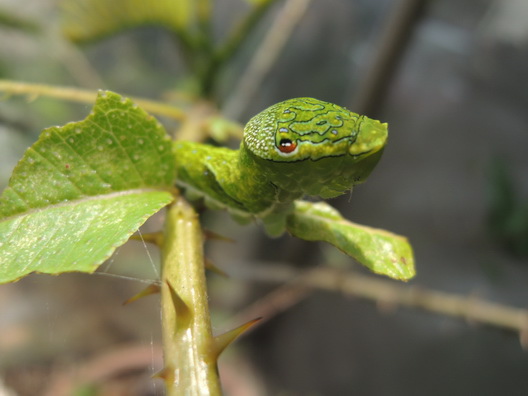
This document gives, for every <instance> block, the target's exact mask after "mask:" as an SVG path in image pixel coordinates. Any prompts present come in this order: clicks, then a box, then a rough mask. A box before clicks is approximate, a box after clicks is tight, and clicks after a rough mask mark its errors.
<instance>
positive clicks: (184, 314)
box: [165, 281, 191, 328]
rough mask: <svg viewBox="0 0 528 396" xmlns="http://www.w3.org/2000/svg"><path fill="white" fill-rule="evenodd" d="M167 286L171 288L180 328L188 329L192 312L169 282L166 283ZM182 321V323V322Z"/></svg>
mask: <svg viewBox="0 0 528 396" xmlns="http://www.w3.org/2000/svg"><path fill="white" fill-rule="evenodd" d="M165 283H166V284H167V286H168V287H169V290H170V294H171V298H172V305H173V306H174V310H175V311H176V320H177V321H178V325H177V328H178V327H182V326H183V327H186V326H187V325H188V324H189V322H190V320H191V310H190V309H189V307H188V306H187V304H186V303H185V301H183V300H182V299H181V297H180V295H179V294H178V293H177V292H176V290H174V288H173V287H172V285H171V284H170V282H169V281H166V282H165ZM180 321H181V322H180Z"/></svg>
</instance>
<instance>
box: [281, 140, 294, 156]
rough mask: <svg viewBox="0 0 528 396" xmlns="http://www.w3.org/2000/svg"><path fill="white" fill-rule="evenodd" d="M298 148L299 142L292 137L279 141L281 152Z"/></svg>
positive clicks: (288, 151) (289, 151)
mask: <svg viewBox="0 0 528 396" xmlns="http://www.w3.org/2000/svg"><path fill="white" fill-rule="evenodd" d="M296 148H297V144H296V143H295V142H292V141H291V140H290V139H281V141H280V142H279V151H280V152H281V153H291V152H293V151H294V150H295V149H296Z"/></svg>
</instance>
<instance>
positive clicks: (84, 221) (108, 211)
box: [0, 92, 175, 283]
mask: <svg viewBox="0 0 528 396" xmlns="http://www.w3.org/2000/svg"><path fill="white" fill-rule="evenodd" d="M174 164H175V161H174V154H173V152H172V142H171V140H170V139H169V137H168V136H167V134H166V133H165V131H164V130H163V128H162V127H161V126H160V124H159V123H158V122H157V121H156V120H155V119H154V118H153V117H152V116H149V115H148V114H147V113H145V112H144V111H143V110H141V109H140V108H138V107H137V106H136V105H134V104H133V103H132V102H131V101H130V100H126V99H123V98H121V97H120V96H119V95H117V94H114V93H111V92H101V93H100V94H99V96H98V98H97V101H96V103H95V106H94V109H93V111H92V113H91V114H90V115H89V116H88V117H87V118H86V119H85V120H83V121H80V122H75V123H69V124H67V125H65V126H63V127H52V128H49V129H47V130H45V131H44V132H43V133H42V134H41V136H40V138H39V140H38V141H37V142H36V143H35V144H34V145H33V146H31V147H30V148H29V149H28V150H27V151H26V153H25V154H24V157H23V158H22V159H21V160H20V162H19V163H18V165H17V166H16V168H15V170H14V171H13V175H12V176H11V180H10V182H9V186H8V187H7V188H6V189H5V190H4V192H3V193H2V195H1V196H0V219H1V220H0V283H3V282H10V281H14V280H16V279H18V278H20V277H22V276H24V275H26V274H28V273H30V272H33V271H38V272H44V273H52V274H57V273H61V272H65V271H83V272H92V271H94V270H95V269H96V268H97V266H98V265H99V264H100V263H102V262H103V261H104V260H105V259H106V258H108V257H109V256H110V255H111V254H112V252H113V250H114V249H115V248H116V247H117V246H119V245H121V244H122V243H124V242H125V241H126V240H127V239H128V237H129V236H130V235H131V234H132V233H133V232H135V231H136V230H137V228H138V227H139V226H140V225H141V224H142V223H143V222H144V221H145V220H146V219H147V218H148V217H149V216H151V215H152V214H154V213H155V212H156V211H158V210H159V209H161V208H162V207H163V206H165V205H167V204H168V203H170V202H171V201H172V195H171V193H170V192H169V190H170V189H171V186H172V184H173V181H174V178H175V165H174Z"/></svg>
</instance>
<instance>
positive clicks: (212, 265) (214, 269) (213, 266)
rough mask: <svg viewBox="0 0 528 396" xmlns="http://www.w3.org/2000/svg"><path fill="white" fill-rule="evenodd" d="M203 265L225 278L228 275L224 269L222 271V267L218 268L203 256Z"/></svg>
mask: <svg viewBox="0 0 528 396" xmlns="http://www.w3.org/2000/svg"><path fill="white" fill-rule="evenodd" d="M204 265H205V268H206V269H208V270H209V271H212V272H214V273H216V274H218V275H221V276H223V277H225V278H229V275H227V273H226V272H225V271H223V270H222V269H220V268H219V267H217V266H216V265H214V264H213V262H212V261H211V260H209V259H208V258H205V259H204Z"/></svg>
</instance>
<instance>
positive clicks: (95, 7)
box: [62, 0, 193, 42]
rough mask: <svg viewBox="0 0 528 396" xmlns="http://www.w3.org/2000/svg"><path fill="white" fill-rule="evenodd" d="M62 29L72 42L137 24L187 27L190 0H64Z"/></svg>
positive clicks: (178, 28)
mask: <svg viewBox="0 0 528 396" xmlns="http://www.w3.org/2000/svg"><path fill="white" fill-rule="evenodd" d="M62 5H63V10H64V13H63V17H64V21H63V32H64V34H65V35H66V37H68V38H69V39H70V40H72V41H77V42H81V41H88V40H94V39H97V38H99V37H102V36H107V35H109V34H111V33H114V32H117V31H120V30H123V29H126V28H132V27H136V26H142V25H155V26H163V27H166V28H168V29H170V30H172V31H176V32H178V31H182V30H185V29H186V28H187V27H188V26H189V24H190V20H191V15H192V7H193V2H192V1H191V0H156V1H145V0H112V1H108V0H68V1H63V3H62Z"/></svg>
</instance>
